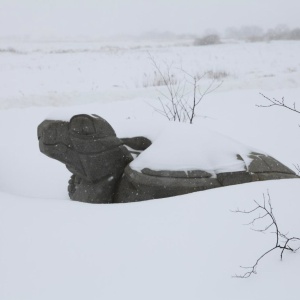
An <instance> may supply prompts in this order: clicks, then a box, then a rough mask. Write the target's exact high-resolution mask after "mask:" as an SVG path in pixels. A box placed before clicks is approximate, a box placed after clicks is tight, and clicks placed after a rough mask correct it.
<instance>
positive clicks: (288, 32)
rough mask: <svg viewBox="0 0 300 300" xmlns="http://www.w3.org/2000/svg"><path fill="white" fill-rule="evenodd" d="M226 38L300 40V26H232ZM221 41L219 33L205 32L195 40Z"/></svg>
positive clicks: (252, 40)
mask: <svg viewBox="0 0 300 300" xmlns="http://www.w3.org/2000/svg"><path fill="white" fill-rule="evenodd" d="M224 38H227V39H235V40H244V41H248V42H262V41H274V40H289V41H292V40H294V41H296V40H300V28H293V29H290V28H288V26H286V25H278V26H276V27H275V28H272V29H268V30H263V29H262V28H261V27H258V26H244V27H240V28H237V27H230V28H228V29H227V30H226V32H225V34H224ZM220 43H221V38H220V35H219V34H217V33H210V34H204V35H203V36H201V37H197V38H195V40H194V45H196V46H205V45H216V44H220Z"/></svg>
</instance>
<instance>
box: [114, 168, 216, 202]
mask: <svg viewBox="0 0 300 300" xmlns="http://www.w3.org/2000/svg"><path fill="white" fill-rule="evenodd" d="M220 186H221V185H220V183H219V182H218V180H217V179H216V178H178V177H177V178H176V177H160V176H151V175H145V174H143V173H140V172H137V171H134V170H132V169H131V168H130V166H127V167H126V169H125V172H124V176H123V177H122V180H121V182H120V185H119V188H118V192H117V194H116V197H115V202H118V203H119V202H135V201H142V200H149V199H156V198H165V197H171V196H177V195H183V194H188V193H193V192H197V191H203V190H207V189H211V188H216V187H220Z"/></svg>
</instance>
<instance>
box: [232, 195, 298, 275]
mask: <svg viewBox="0 0 300 300" xmlns="http://www.w3.org/2000/svg"><path fill="white" fill-rule="evenodd" d="M267 197H268V198H267V199H266V196H265V195H264V194H263V204H260V203H258V202H257V201H256V200H254V203H255V205H256V206H255V207H254V208H253V209H251V210H239V209H237V210H235V211H234V212H235V213H242V214H252V213H254V212H257V213H258V216H257V217H255V218H254V219H252V221H251V222H249V223H248V224H246V225H253V226H254V225H255V224H256V223H258V222H260V221H262V220H268V223H267V225H263V226H262V228H258V229H255V228H254V229H252V230H254V231H257V232H260V233H267V232H269V233H273V234H275V243H274V245H273V247H271V248H270V249H269V250H267V251H266V252H264V253H263V254H262V255H261V256H260V257H259V258H258V259H257V260H256V262H255V263H254V264H253V265H252V266H249V267H241V268H242V269H246V270H247V271H246V272H245V273H243V274H240V275H235V276H233V277H235V278H248V277H250V276H251V275H253V274H256V273H257V271H256V270H257V267H258V264H259V262H260V261H261V260H262V259H263V258H264V257H265V256H266V255H268V254H269V253H271V252H272V251H274V250H277V249H278V250H279V251H280V259H281V260H282V259H283V254H284V252H285V251H291V252H296V251H297V250H299V249H300V247H294V246H293V247H292V246H291V244H292V243H293V242H299V241H300V238H298V237H288V236H287V234H284V233H282V231H281V230H280V229H279V227H278V223H277V221H276V218H275V216H274V209H273V207H272V203H271V197H270V194H269V192H268V193H267ZM271 228H272V229H273V230H274V231H269V230H270V229H271Z"/></svg>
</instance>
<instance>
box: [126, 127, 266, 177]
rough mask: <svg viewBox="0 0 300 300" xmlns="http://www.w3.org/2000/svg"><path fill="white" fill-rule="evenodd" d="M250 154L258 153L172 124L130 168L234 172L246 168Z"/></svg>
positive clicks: (203, 130)
mask: <svg viewBox="0 0 300 300" xmlns="http://www.w3.org/2000/svg"><path fill="white" fill-rule="evenodd" d="M251 152H260V153H262V152H261V151H257V150H256V149H253V148H251V147H249V146H246V145H244V144H242V143H239V142H237V141H235V140H233V139H231V138H229V137H226V136H225V135H222V134H220V133H217V132H215V131H212V130H210V129H208V128H206V127H205V126H197V125H190V124H180V123H172V124H169V125H167V126H166V127H165V128H164V130H162V132H161V134H160V135H159V136H158V137H157V139H155V141H154V142H153V144H152V145H151V146H150V147H149V148H148V149H147V150H146V151H144V152H143V153H142V154H141V155H140V156H139V157H138V158H136V159H135V160H134V161H133V162H132V163H131V164H130V166H131V168H132V169H133V170H136V171H141V170H142V169H144V168H150V169H152V170H157V171H159V170H170V171H175V170H178V171H190V170H203V171H207V172H209V173H211V174H218V173H223V172H237V171H244V170H245V163H246V167H247V166H248V165H249V164H250V163H251V161H252V159H251V158H249V157H248V155H249V154H250V153H251ZM238 156H240V157H241V158H242V159H243V160H241V159H238Z"/></svg>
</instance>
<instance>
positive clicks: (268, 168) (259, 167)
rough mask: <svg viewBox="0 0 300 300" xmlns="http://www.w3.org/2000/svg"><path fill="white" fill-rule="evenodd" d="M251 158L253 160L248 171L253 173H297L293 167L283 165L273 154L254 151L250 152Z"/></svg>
mask: <svg viewBox="0 0 300 300" xmlns="http://www.w3.org/2000/svg"><path fill="white" fill-rule="evenodd" d="M249 158H251V159H252V162H251V163H250V165H249V167H248V172H251V173H266V172H278V173H286V174H293V175H295V173H294V172H293V171H292V170H291V169H289V168H288V167H286V166H285V165H283V164H282V163H281V162H279V161H278V160H276V159H275V158H273V157H272V156H267V155H264V154H260V153H255V152H252V153H250V155H249Z"/></svg>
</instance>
